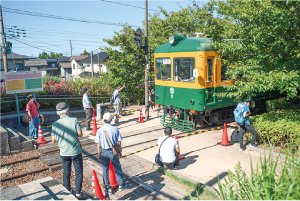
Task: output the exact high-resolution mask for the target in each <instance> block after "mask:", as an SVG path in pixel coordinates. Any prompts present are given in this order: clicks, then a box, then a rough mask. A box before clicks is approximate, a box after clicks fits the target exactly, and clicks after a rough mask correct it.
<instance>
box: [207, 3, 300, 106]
mask: <svg viewBox="0 0 300 201" xmlns="http://www.w3.org/2000/svg"><path fill="white" fill-rule="evenodd" d="M209 4H210V6H211V8H212V9H213V11H214V15H215V16H218V17H213V16H212V17H211V18H210V20H209V26H208V27H207V29H206V30H205V33H206V34H207V35H210V36H212V39H213V41H214V44H213V47H214V48H215V49H217V50H218V51H219V52H220V55H222V56H224V57H227V58H228V59H227V63H228V70H227V74H228V75H229V76H230V77H231V78H233V79H235V78H237V77H239V80H237V81H236V82H234V84H233V85H230V86H224V87H225V88H226V89H227V92H225V93H223V94H221V96H228V97H236V98H237V100H242V99H244V98H246V97H255V96H257V95H258V94H259V93H269V92H274V91H276V92H279V93H280V94H284V95H286V97H287V98H288V99H289V98H293V97H295V96H297V94H298V93H299V89H300V85H299V83H300V68H299V66H300V51H299V50H300V48H299V47H300V2H299V1H289V2H284V1H228V2H224V1H219V2H211V3H209ZM224 39H239V40H237V41H230V40H224Z"/></svg>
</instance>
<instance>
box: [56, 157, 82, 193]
mask: <svg viewBox="0 0 300 201" xmlns="http://www.w3.org/2000/svg"><path fill="white" fill-rule="evenodd" d="M60 157H61V160H62V163H63V169H64V173H63V182H64V187H65V188H66V189H67V190H68V191H70V190H71V184H70V177H71V163H72V161H73V165H74V168H75V175H76V178H75V186H76V194H80V193H81V189H82V180H83V161H82V153H80V154H78V155H76V156H60Z"/></svg>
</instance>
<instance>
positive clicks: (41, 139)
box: [36, 124, 48, 145]
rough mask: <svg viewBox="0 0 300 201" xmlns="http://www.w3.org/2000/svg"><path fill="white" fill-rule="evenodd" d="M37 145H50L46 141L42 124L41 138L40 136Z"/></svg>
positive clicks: (40, 128)
mask: <svg viewBox="0 0 300 201" xmlns="http://www.w3.org/2000/svg"><path fill="white" fill-rule="evenodd" d="M36 143H37V144H38V145H43V144H47V143H48V142H46V141H45V138H44V134H43V130H42V127H41V124H40V125H39V136H38V141H37V142H36Z"/></svg>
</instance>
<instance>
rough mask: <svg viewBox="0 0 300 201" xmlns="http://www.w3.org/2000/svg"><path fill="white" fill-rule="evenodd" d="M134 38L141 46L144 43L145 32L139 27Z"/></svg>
mask: <svg viewBox="0 0 300 201" xmlns="http://www.w3.org/2000/svg"><path fill="white" fill-rule="evenodd" d="M134 35H135V37H134V40H135V44H136V45H137V46H138V47H139V48H141V47H142V43H143V32H142V30H141V29H140V28H138V29H137V30H136V32H134Z"/></svg>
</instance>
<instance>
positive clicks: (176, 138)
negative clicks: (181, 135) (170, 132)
mask: <svg viewBox="0 0 300 201" xmlns="http://www.w3.org/2000/svg"><path fill="white" fill-rule="evenodd" d="M175 140H176V142H177V144H178V147H179V141H178V136H177V134H175ZM179 150H180V149H179ZM181 159H185V156H182V157H181V155H180V152H179V160H181Z"/></svg>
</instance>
